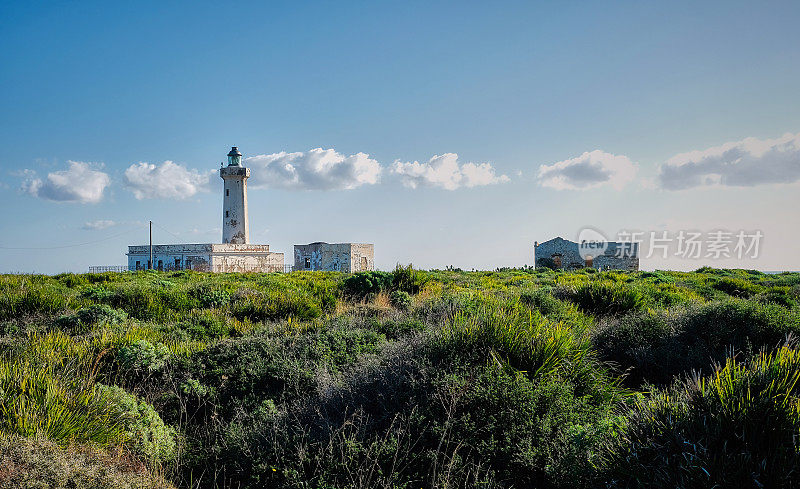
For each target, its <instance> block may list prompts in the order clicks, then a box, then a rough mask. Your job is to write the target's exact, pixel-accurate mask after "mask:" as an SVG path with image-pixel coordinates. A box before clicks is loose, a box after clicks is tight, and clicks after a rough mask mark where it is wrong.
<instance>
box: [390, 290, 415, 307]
mask: <svg viewBox="0 0 800 489" xmlns="http://www.w3.org/2000/svg"><path fill="white" fill-rule="evenodd" d="M389 302H391V303H392V306H394V307H396V308H397V309H400V310H403V311H405V310H408V309H410V308H411V305H412V304H413V303H414V302H413V300H412V299H411V296H410V295H409V294H408V292H405V291H403V290H393V291H392V293H391V294H389Z"/></svg>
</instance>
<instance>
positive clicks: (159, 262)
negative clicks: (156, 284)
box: [158, 260, 164, 270]
mask: <svg viewBox="0 0 800 489" xmlns="http://www.w3.org/2000/svg"><path fill="white" fill-rule="evenodd" d="M158 269H159V270H164V260H158Z"/></svg>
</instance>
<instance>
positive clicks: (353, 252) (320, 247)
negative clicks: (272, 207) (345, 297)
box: [294, 242, 375, 272]
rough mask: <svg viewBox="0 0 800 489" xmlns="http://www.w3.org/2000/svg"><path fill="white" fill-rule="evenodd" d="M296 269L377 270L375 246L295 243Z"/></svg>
mask: <svg viewBox="0 0 800 489" xmlns="http://www.w3.org/2000/svg"><path fill="white" fill-rule="evenodd" d="M294 270H295V271H299V270H321V271H326V272H366V271H372V270H375V246H374V245H372V244H370V243H324V242H317V243H310V244H307V245H294Z"/></svg>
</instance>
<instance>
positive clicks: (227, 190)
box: [225, 188, 231, 197]
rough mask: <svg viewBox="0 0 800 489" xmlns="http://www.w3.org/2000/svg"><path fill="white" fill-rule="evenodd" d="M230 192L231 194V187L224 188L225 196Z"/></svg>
mask: <svg viewBox="0 0 800 489" xmlns="http://www.w3.org/2000/svg"><path fill="white" fill-rule="evenodd" d="M230 194H231V189H229V188H226V189H225V197H227V196H229V195H230Z"/></svg>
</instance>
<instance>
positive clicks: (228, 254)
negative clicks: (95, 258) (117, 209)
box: [127, 146, 284, 272]
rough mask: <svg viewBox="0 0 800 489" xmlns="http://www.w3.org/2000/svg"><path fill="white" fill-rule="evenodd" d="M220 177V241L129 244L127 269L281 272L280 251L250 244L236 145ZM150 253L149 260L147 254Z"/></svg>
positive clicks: (244, 177) (243, 173)
mask: <svg viewBox="0 0 800 489" xmlns="http://www.w3.org/2000/svg"><path fill="white" fill-rule="evenodd" d="M219 176H220V178H222V180H223V182H224V185H223V197H222V243H201V244H170V245H153V246H152V247H151V246H150V245H136V246H128V253H127V255H128V270H142V269H148V268H155V269H158V270H186V269H188V270H199V271H210V272H278V271H283V269H284V265H283V253H275V252H273V251H270V250H269V245H266V244H251V243H250V234H249V231H250V229H249V223H248V218H247V178H248V177H249V176H250V169H249V168H245V167H243V166H242V153H241V152H239V150H238V148H236V147H235V146H234V147H233V148H231V151H230V152H229V153H228V166H227V167H222V168H220V170H219ZM151 254H152V263H151V261H150V257H151Z"/></svg>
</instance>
